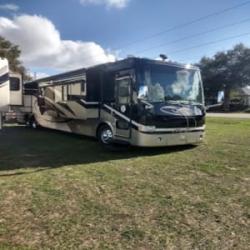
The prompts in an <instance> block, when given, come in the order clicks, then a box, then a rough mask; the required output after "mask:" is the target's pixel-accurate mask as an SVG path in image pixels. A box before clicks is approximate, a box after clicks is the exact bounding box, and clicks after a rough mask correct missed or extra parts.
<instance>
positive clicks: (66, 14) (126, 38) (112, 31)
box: [0, 0, 250, 72]
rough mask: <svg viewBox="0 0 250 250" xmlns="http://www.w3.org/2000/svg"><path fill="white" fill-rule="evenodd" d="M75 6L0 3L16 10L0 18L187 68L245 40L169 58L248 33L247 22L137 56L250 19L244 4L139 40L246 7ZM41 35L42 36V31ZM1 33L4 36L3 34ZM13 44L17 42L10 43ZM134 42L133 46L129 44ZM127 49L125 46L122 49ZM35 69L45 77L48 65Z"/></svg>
mask: <svg viewBox="0 0 250 250" xmlns="http://www.w3.org/2000/svg"><path fill="white" fill-rule="evenodd" d="M81 1H82V2H83V1H84V0H53V1H51V0H33V1H31V0H25V1H15V0H13V1H4V0H1V1H0V4H2V5H3V4H14V5H16V6H18V10H15V11H10V10H9V11H8V10H6V9H2V10H1V9H0V16H2V17H5V18H7V19H8V20H13V19H14V18H15V17H16V16H18V15H29V16H33V15H39V16H42V17H44V18H46V19H48V20H49V21H50V22H51V23H52V24H53V25H54V26H55V28H56V30H57V31H58V32H59V33H60V37H61V39H62V40H70V41H84V42H94V43H96V44H98V45H100V46H101V47H102V48H103V49H104V50H105V51H108V52H110V53H113V52H114V51H116V52H117V51H118V52H119V56H120V57H125V56H127V55H140V56H143V57H151V58H156V57H157V56H158V55H159V54H160V53H165V54H167V55H168V56H169V57H170V58H171V59H173V60H176V61H180V62H186V63H190V62H196V61H198V60H199V59H200V58H201V57H202V56H204V55H206V56H211V55H213V54H214V53H215V52H216V51H218V50H226V49H229V48H231V47H232V46H233V45H234V44H236V43H239V42H243V43H245V44H246V45H248V46H250V35H248V36H244V37H240V38H235V39H231V40H227V41H224V42H220V43H217V44H212V45H207V46H204V47H200V48H196V49H191V50H187V51H183V52H180V53H173V52H174V51H177V50H182V49H185V48H189V47H192V46H196V45H200V44H203V43H207V42H210V41H215V40H220V39H224V38H227V37H231V36H234V35H240V34H242V33H247V32H249V33H250V20H249V21H247V22H245V23H241V24H238V25H235V26H233V27H228V28H225V29H221V30H218V31H214V32H210V33H208V34H204V35H202V36H199V37H195V38H192V39H188V40H185V41H182V42H176V43H172V44H168V45H167V46H164V47H160V48H156V49H152V50H148V51H145V52H143V53H141V54H139V53H137V52H140V51H142V50H144V49H148V48H150V47H152V46H157V45H159V44H162V43H168V42H171V41H174V40H177V39H180V38H182V37H185V36H191V35H193V34H196V33H200V32H204V31H206V30H211V29H213V28H217V27H221V26H224V25H229V24H233V23H237V22H240V21H241V20H246V19H247V18H250V15H249V13H250V3H249V4H247V5H245V6H244V7H241V8H238V9H235V10H232V11H228V12H226V13H224V14H221V15H218V16H215V17H212V18H208V19H206V20H203V21H201V22H197V23H195V24H192V25H189V26H186V27H183V28H180V29H175V30H173V31H171V32H166V33H162V34H161V35H159V36H154V37H153V38H151V39H145V38H146V37H149V36H151V35H152V34H156V33H158V32H161V31H164V30H167V29H168V28H171V27H173V26H176V25H179V24H182V23H186V22H189V21H191V20H194V19H197V18H199V17H202V16H206V15H208V14H211V13H214V12H216V11H220V10H222V9H225V8H228V7H232V6H234V5H237V4H240V3H243V2H246V1H244V0H242V1H239V0H220V1H218V0H210V1H205V0H189V1H183V0H157V1H156V0H130V1H128V2H126V0H125V2H126V3H125V4H124V6H115V5H113V6H111V5H107V2H108V1H111V2H112V0H85V3H84V4H82V3H80V2H81ZM113 1H116V0H113ZM117 1H119V0H117ZM121 1H123V0H121ZM93 2H94V3H93ZM101 2H103V4H101ZM105 3H106V4H105ZM0 24H1V21H0ZM44 32H45V33H46V30H44ZM5 33H6V34H8V33H7V32H6V31H5ZM5 33H4V34H5ZM0 35H1V29H0ZM10 37H11V36H10ZM16 41H17V38H15V42H16ZM134 41H138V42H137V43H134ZM128 44H129V46H127V45H128ZM41 65H42V67H41ZM41 65H40V64H39V63H38V64H37V65H36V63H35V61H34V65H32V64H31V63H28V66H29V67H30V68H31V69H32V70H40V71H41V70H43V71H44V72H50V65H49V64H48V67H46V64H41ZM77 66H78V64H77ZM83 66H84V65H83ZM51 68H53V65H52V67H51ZM54 68H56V67H54ZM60 69H61V68H60Z"/></svg>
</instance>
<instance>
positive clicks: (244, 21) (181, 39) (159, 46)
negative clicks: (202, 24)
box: [135, 18, 250, 54]
mask: <svg viewBox="0 0 250 250" xmlns="http://www.w3.org/2000/svg"><path fill="white" fill-rule="evenodd" d="M249 21H250V18H247V19H244V20H242V21H239V22H236V23H231V24H228V25H224V26H220V27H217V28H213V29H210V30H207V31H204V32H200V33H196V34H193V35H190V36H185V37H182V38H180V39H177V40H174V41H170V42H166V43H161V44H159V45H156V46H152V47H149V48H147V49H143V50H140V51H137V52H135V54H141V53H143V52H146V51H150V50H153V49H158V48H161V47H165V46H167V45H170V44H174V43H177V42H182V41H185V40H188V39H192V38H194V37H198V36H201V35H206V34H209V33H212V32H214V31H217V30H222V29H226V28H230V27H234V26H236V25H239V24H243V23H247V22H249Z"/></svg>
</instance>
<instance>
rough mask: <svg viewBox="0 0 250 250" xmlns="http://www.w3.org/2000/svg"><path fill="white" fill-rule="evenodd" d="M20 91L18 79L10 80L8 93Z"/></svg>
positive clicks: (12, 78)
mask: <svg viewBox="0 0 250 250" xmlns="http://www.w3.org/2000/svg"><path fill="white" fill-rule="evenodd" d="M19 90H20V79H19V78H17V77H11V78H10V91H19Z"/></svg>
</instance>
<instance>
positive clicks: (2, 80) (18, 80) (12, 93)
mask: <svg viewBox="0 0 250 250" xmlns="http://www.w3.org/2000/svg"><path fill="white" fill-rule="evenodd" d="M21 107H23V87H22V77H21V75H20V74H17V73H13V72H11V71H10V70H9V63H8V60H7V59H5V58H0V128H1V127H2V123H3V116H5V115H6V114H7V113H8V112H10V111H11V110H14V109H16V108H18V110H19V108H21Z"/></svg>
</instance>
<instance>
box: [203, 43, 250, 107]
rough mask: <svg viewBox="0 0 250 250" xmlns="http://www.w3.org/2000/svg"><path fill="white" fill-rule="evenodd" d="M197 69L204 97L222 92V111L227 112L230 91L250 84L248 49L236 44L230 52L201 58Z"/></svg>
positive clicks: (249, 53) (249, 52) (249, 54)
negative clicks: (202, 82) (202, 84)
mask: <svg viewBox="0 0 250 250" xmlns="http://www.w3.org/2000/svg"><path fill="white" fill-rule="evenodd" d="M199 67H200V68H201V71H202V76H203V81H204V89H205V96H206V97H207V98H210V97H212V96H213V97H215V96H216V95H217V93H218V91H220V90H223V91H224V110H225V111H229V104H230V93H231V91H232V90H233V89H237V88H239V87H243V86H245V85H247V84H249V83H250V48H248V47H246V46H244V45H243V44H238V45H236V46H235V47H234V48H233V49H232V50H228V51H226V52H218V53H217V54H216V55H215V56H214V57H212V58H207V57H203V58H202V59H201V61H200V63H199Z"/></svg>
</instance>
